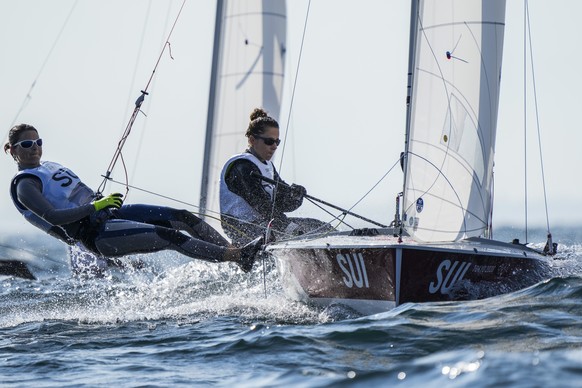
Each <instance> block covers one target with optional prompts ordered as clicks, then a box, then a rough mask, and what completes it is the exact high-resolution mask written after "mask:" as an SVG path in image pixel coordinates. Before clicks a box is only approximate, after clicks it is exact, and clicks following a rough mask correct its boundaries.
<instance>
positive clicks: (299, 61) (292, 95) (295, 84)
mask: <svg viewBox="0 0 582 388" xmlns="http://www.w3.org/2000/svg"><path fill="white" fill-rule="evenodd" d="M310 9H311V0H309V3H308V4H307V12H306V14H305V23H303V33H302V35H301V45H300V47H299V57H298V58H297V69H296V70H295V80H294V81H293V89H292V91H291V102H290V103H289V113H288V115H287V123H286V126H285V138H284V139H283V149H282V150H281V161H280V163H279V171H282V167H283V157H284V156H285V148H286V146H287V136H289V122H290V119H291V112H293V102H294V101H295V90H296V89H297V79H298V78H299V69H300V67H301V58H302V56H303V44H304V43H305V34H306V32H307V21H308V20H309V10H310ZM278 186H279V185H278V184H276V185H275V191H274V195H273V205H272V207H271V219H272V218H273V217H274V216H275V203H276V199H277V189H278Z"/></svg>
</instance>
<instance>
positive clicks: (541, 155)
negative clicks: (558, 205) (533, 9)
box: [525, 0, 550, 234]
mask: <svg viewBox="0 0 582 388" xmlns="http://www.w3.org/2000/svg"><path fill="white" fill-rule="evenodd" d="M525 5H526V12H527V28H528V36H529V52H530V53H529V56H530V59H531V77H532V82H533V96H534V106H535V113H536V127H537V134H538V150H539V154H540V166H541V175H542V188H543V192H544V206H545V211H546V227H547V232H548V234H550V217H549V215H548V197H547V193H546V177H545V173H544V160H543V153H542V140H541V133H540V118H539V109H538V98H537V91H536V76H535V72H534V61H533V48H532V43H531V30H530V28H531V23H530V20H529V7H528V2H527V0H526V2H525Z"/></svg>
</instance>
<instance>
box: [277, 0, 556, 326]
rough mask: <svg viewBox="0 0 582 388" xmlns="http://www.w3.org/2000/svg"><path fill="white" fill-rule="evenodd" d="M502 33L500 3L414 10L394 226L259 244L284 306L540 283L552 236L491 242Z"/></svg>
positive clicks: (436, 4)
mask: <svg viewBox="0 0 582 388" xmlns="http://www.w3.org/2000/svg"><path fill="white" fill-rule="evenodd" d="M504 26H505V0H445V1H443V0H438V1H437V0H412V7H411V25H410V50H409V75H408V98H407V119H406V135H405V140H404V149H405V151H404V152H403V155H402V160H401V161H402V167H403V171H404V179H403V190H402V192H401V193H399V194H397V204H398V205H397V211H396V216H395V220H394V222H393V223H392V225H391V227H389V228H379V229H363V230H354V231H351V232H336V233H332V234H327V235H325V236H320V237H313V236H311V237H310V238H302V239H292V240H287V241H278V242H275V243H272V244H269V245H268V247H267V248H266V251H267V252H268V253H269V254H270V255H272V256H273V257H274V258H275V260H276V262H277V266H278V268H279V271H280V272H281V279H282V282H283V286H284V289H285V292H286V293H287V295H288V296H289V297H291V298H293V299H296V300H300V301H306V302H309V303H314V304H319V305H322V306H328V305H330V304H342V305H346V306H348V307H351V308H352V309H354V310H356V311H358V312H360V313H362V314H372V313H377V312H382V311H386V310H388V309H391V308H394V307H396V306H398V305H401V304H403V303H408V302H431V301H450V300H464V299H479V298H484V297H489V296H494V295H498V294H502V293H506V292H510V291H513V290H517V289H520V288H524V287H527V286H530V285H532V284H535V283H537V282H539V281H541V280H543V279H544V278H545V277H546V276H547V275H548V271H549V270H550V265H551V258H550V257H549V256H550V255H551V254H553V253H555V244H554V243H553V242H552V240H551V235H549V236H548V237H549V238H548V243H547V245H546V249H545V250H544V251H539V250H535V249H532V248H530V247H528V246H526V245H524V244H520V243H519V242H518V241H515V242H513V243H505V242H500V241H495V240H492V239H491V238H490V237H491V230H492V228H491V222H492V217H491V210H492V181H493V156H494V148H495V135H496V124H497V115H498V105H499V104H498V101H499V89H500V81H501V62H502V51H503V37H504ZM390 202H392V201H390Z"/></svg>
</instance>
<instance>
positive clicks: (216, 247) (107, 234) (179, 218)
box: [83, 205, 229, 262]
mask: <svg viewBox="0 0 582 388" xmlns="http://www.w3.org/2000/svg"><path fill="white" fill-rule="evenodd" d="M109 213H110V217H106V219H105V220H103V221H99V220H98V219H99V214H96V217H93V218H92V221H91V224H90V229H91V230H92V231H93V232H88V233H87V235H86V237H88V238H86V239H83V240H84V241H83V242H84V245H85V246H87V248H89V249H90V250H92V251H94V252H95V253H98V254H100V255H102V256H105V257H119V256H125V255H129V254H135V253H148V252H157V251H161V250H165V249H170V250H173V251H176V252H179V253H182V254H184V255H186V256H189V257H192V258H196V259H202V260H206V261H213V262H219V261H222V258H223V255H224V252H225V250H226V247H227V246H229V243H228V241H227V240H226V239H225V238H224V237H222V235H220V233H218V232H217V231H216V230H214V229H213V228H212V227H211V226H210V225H208V224H207V223H206V222H204V221H202V220H201V219H200V218H198V217H196V216H195V215H193V214H192V213H190V212H188V211H186V210H177V209H173V208H170V207H163V206H150V205H124V206H122V207H121V208H120V209H118V210H113V211H110V212H109ZM183 232H186V233H183ZM91 248H92V249H91Z"/></svg>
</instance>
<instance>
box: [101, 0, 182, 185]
mask: <svg viewBox="0 0 582 388" xmlns="http://www.w3.org/2000/svg"><path fill="white" fill-rule="evenodd" d="M184 5H186V0H183V2H182V5H181V6H180V10H179V11H178V14H177V15H176V19H175V20H174V24H173V25H172V28H171V29H170V32H169V33H168V37H167V38H166V42H165V43H164V46H163V47H162V50H161V52H160V55H159V57H158V60H157V61H156V64H155V66H154V69H153V70H152V74H151V75H150V78H149V80H148V82H147V84H146V86H145V88H144V89H143V90H142V91H141V95H140V96H139V97H138V98H137V100H136V101H135V108H134V110H133V113H132V115H131V117H130V118H129V122H128V123H127V126H126V128H125V131H124V133H123V135H122V136H121V139H120V140H119V143H118V144H117V149H116V150H115V152H114V154H113V158H112V159H111V162H110V163H109V167H108V168H107V172H106V173H105V175H103V181H102V182H101V185H99V188H98V189H97V194H98V195H100V194H101V193H102V191H103V190H104V189H105V185H106V184H107V181H108V180H110V179H111V172H112V171H113V168H114V167H115V164H116V163H117V160H118V159H119V157H120V155H121V150H122V149H123V146H124V145H125V141H126V140H127V138H128V136H129V134H130V133H131V128H132V127H133V124H134V122H135V120H136V118H137V115H138V113H139V112H141V105H142V104H143V101H144V99H145V96H147V95H148V88H149V87H150V84H151V82H152V80H153V78H154V75H155V73H156V70H157V68H158V65H159V64H160V61H161V60H162V56H163V55H164V52H165V51H166V47H168V48H169V51H170V58H172V51H171V45H170V37H171V36H172V33H173V32H174V28H175V27H176V24H177V23H178V20H179V18H180V15H181V14H182V10H183V9H184ZM172 59H173V58H172Z"/></svg>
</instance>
